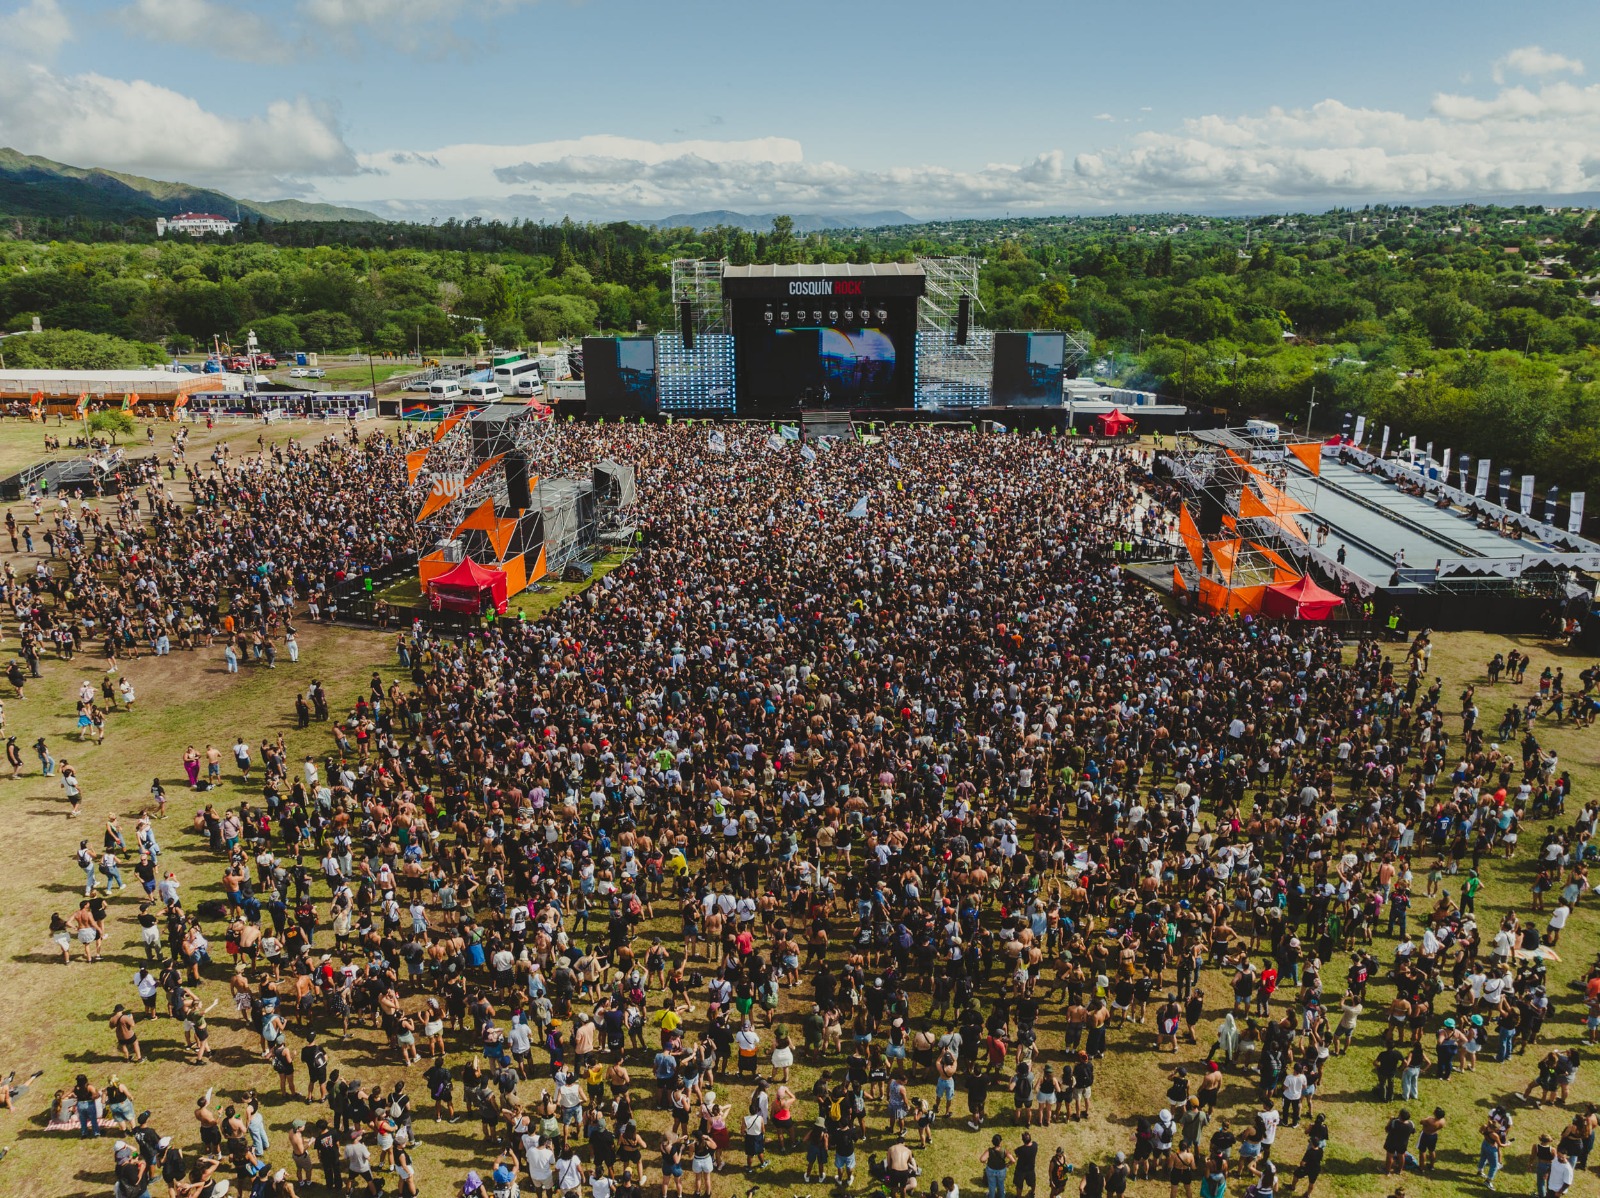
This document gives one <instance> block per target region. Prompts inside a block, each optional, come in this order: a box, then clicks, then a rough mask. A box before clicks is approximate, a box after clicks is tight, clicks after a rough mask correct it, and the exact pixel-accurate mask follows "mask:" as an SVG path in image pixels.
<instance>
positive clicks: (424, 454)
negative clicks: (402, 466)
mask: <svg viewBox="0 0 1600 1198" xmlns="http://www.w3.org/2000/svg"><path fill="white" fill-rule="evenodd" d="M427 460H428V451H427V450H426V449H413V450H412V451H411V452H410V453H408V454H406V482H407V483H414V482H416V481H417V475H419V474H421V473H422V464H423V463H424V462H426V461H427Z"/></svg>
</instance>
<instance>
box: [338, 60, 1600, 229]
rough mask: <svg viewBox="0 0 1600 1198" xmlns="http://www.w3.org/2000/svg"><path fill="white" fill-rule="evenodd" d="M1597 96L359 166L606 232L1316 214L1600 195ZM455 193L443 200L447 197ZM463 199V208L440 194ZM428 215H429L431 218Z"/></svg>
mask: <svg viewBox="0 0 1600 1198" xmlns="http://www.w3.org/2000/svg"><path fill="white" fill-rule="evenodd" d="M1596 146H1600V85H1595V86H1590V87H1579V86H1576V85H1574V84H1571V83H1567V82H1553V83H1548V84H1545V85H1543V86H1541V87H1537V88H1532V89H1530V88H1525V87H1520V86H1519V87H1505V88H1501V89H1500V90H1499V91H1498V92H1497V93H1495V94H1493V95H1490V96H1486V97H1479V96H1469V95H1459V94H1440V95H1437V96H1435V97H1434V99H1433V102H1432V104H1431V107H1430V110H1429V112H1428V113H1427V114H1425V115H1422V116H1412V115H1409V114H1406V113H1402V112H1394V111H1389V110H1385V109H1377V108H1358V107H1352V106H1350V105H1348V104H1345V103H1343V102H1341V101H1339V100H1324V101H1322V102H1321V103H1319V104H1315V105H1312V106H1311V107H1309V108H1297V109H1285V108H1270V109H1267V110H1266V111H1265V112H1262V113H1257V114H1251V115H1244V116H1223V115H1208V116H1201V117H1196V118H1193V119H1191V120H1187V121H1184V122H1182V123H1181V124H1179V125H1178V126H1177V127H1175V128H1173V129H1170V130H1165V131H1156V130H1150V131H1145V132H1140V133H1137V134H1135V135H1133V136H1132V137H1129V138H1127V139H1125V140H1124V141H1122V142H1121V143H1120V144H1112V145H1109V146H1105V147H1103V148H1094V149H1085V150H1083V151H1081V152H1079V153H1077V154H1075V155H1068V154H1066V153H1064V152H1063V151H1061V150H1051V151H1048V152H1045V153H1042V154H1040V155H1038V156H1036V157H1035V158H1033V159H1032V160H1030V161H1027V162H1024V163H990V164H987V165H984V166H982V167H980V168H977V169H970V170H957V169H953V168H950V167H948V166H942V165H931V164H923V165H912V166H886V167H876V168H872V169H862V168H858V167H852V166H845V165H842V164H840V163H837V162H831V161H828V160H826V159H813V158H808V157H807V156H806V154H805V153H804V150H803V148H802V146H801V145H800V143H798V142H796V141H792V140H790V139H787V138H763V139H756V140H751V141H721V142H719V141H681V142H650V141H643V140H639V139H632V138H623V137H612V136H597V137H583V138H577V139H574V140H570V141H560V142H543V143H536V144H533V145H526V146H514V147H513V146H493V145H459V146H446V147H443V148H440V149H437V150H432V151H429V152H428V153H427V155H426V156H425V157H424V158H415V157H414V156H413V155H412V152H410V151H396V150H390V151H385V152H383V153H378V154H370V155H363V156H362V158H361V162H362V165H363V166H364V167H366V168H367V169H369V170H371V171H376V172H382V173H383V174H384V175H385V180H384V183H383V185H382V187H381V188H379V187H374V186H373V180H372V179H370V178H368V179H351V180H348V181H346V182H345V183H344V184H342V186H341V188H340V190H341V192H342V195H341V197H340V198H343V199H346V200H352V201H360V202H362V203H365V204H367V205H369V206H370V205H372V204H374V203H377V202H380V201H375V200H374V199H373V198H372V195H373V193H374V192H380V193H385V192H386V193H387V199H389V200H391V201H394V202H396V203H397V204H398V205H400V206H401V207H402V208H403V209H404V210H406V211H409V212H417V211H430V210H431V211H435V212H439V213H445V212H450V211H462V212H466V211H469V210H470V211H472V212H475V213H478V214H484V215H487V214H492V213H495V212H501V213H505V214H514V215H522V216H561V215H563V214H567V213H571V214H573V215H576V216H591V217H599V218H612V217H625V216H638V217H645V216H659V215H666V214H668V213H674V212H684V211H699V210H704V209H713V208H731V209H735V210H741V211H747V212H770V211H785V210H786V211H790V212H806V213H811V212H819V213H829V212H833V213H838V212H857V211H862V210H876V209H883V208H903V209H905V210H906V211H909V212H912V213H916V214H927V215H939V214H951V213H981V212H995V211H1001V210H1010V211H1012V212H1019V211H1022V212H1026V211H1040V212H1060V211H1073V210H1095V209H1117V208H1120V209H1129V208H1143V209H1150V208H1174V207H1190V208H1215V207H1218V206H1246V205H1261V206H1277V205H1279V204H1282V203H1285V202H1295V203H1305V204H1307V205H1316V204H1331V203H1342V202H1352V201H1355V202H1360V201H1363V200H1368V199H1371V200H1404V199H1420V200H1426V199H1448V198H1463V197H1471V196H1474V195H1498V194H1516V193H1526V194H1528V195H1529V196H1530V197H1532V196H1541V195H1556V194H1563V193H1572V192H1580V191H1588V190H1595V189H1600V154H1597V152H1596V150H1595V149H1594V147H1596ZM447 181H448V183H447ZM449 184H454V185H456V186H457V187H459V189H460V190H459V192H458V193H457V195H458V196H459V195H465V196H468V197H471V198H470V199H468V200H461V199H454V198H452V197H451V196H449V195H447V194H443V192H442V189H443V188H444V187H445V186H447V185H449ZM430 205H432V207H431V208H430Z"/></svg>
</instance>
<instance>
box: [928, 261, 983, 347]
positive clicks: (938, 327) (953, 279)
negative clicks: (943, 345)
mask: <svg viewBox="0 0 1600 1198" xmlns="http://www.w3.org/2000/svg"><path fill="white" fill-rule="evenodd" d="M917 265H918V266H920V267H922V273H923V275H924V276H925V277H926V279H927V284H926V287H927V289H926V290H925V291H924V292H923V294H922V298H921V299H920V300H918V301H917V329H918V331H920V332H924V333H935V332H942V331H945V330H953V329H954V328H955V327H956V314H957V312H958V310H959V309H960V306H961V297H962V296H964V295H966V296H971V297H972V315H973V316H976V315H977V313H978V311H979V310H980V309H981V308H982V304H981V303H980V302H979V300H978V260H977V259H976V258H918V259H917Z"/></svg>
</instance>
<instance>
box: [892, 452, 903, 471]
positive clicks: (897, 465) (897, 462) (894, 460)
mask: <svg viewBox="0 0 1600 1198" xmlns="http://www.w3.org/2000/svg"><path fill="white" fill-rule="evenodd" d="M889 465H890V466H892V467H893V468H894V469H896V470H898V469H900V459H899V458H897V457H895V456H894V454H892V453H891V454H890V455H889Z"/></svg>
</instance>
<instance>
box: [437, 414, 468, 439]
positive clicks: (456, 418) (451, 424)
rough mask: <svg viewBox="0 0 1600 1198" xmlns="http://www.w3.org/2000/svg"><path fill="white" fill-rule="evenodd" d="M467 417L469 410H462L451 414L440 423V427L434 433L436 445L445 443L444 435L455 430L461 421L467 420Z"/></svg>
mask: <svg viewBox="0 0 1600 1198" xmlns="http://www.w3.org/2000/svg"><path fill="white" fill-rule="evenodd" d="M466 415H467V409H466V408H462V409H461V410H460V411H457V412H451V413H450V415H448V416H446V417H445V418H444V419H443V420H441V421H439V427H438V428H437V429H435V430H434V433H433V440H434V444H438V443H439V442H440V441H443V440H444V435H445V434H446V433H448V432H449V431H450V430H451V429H453V428H455V426H456V425H458V424H460V423H461V421H463V420H464V419H466Z"/></svg>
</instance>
